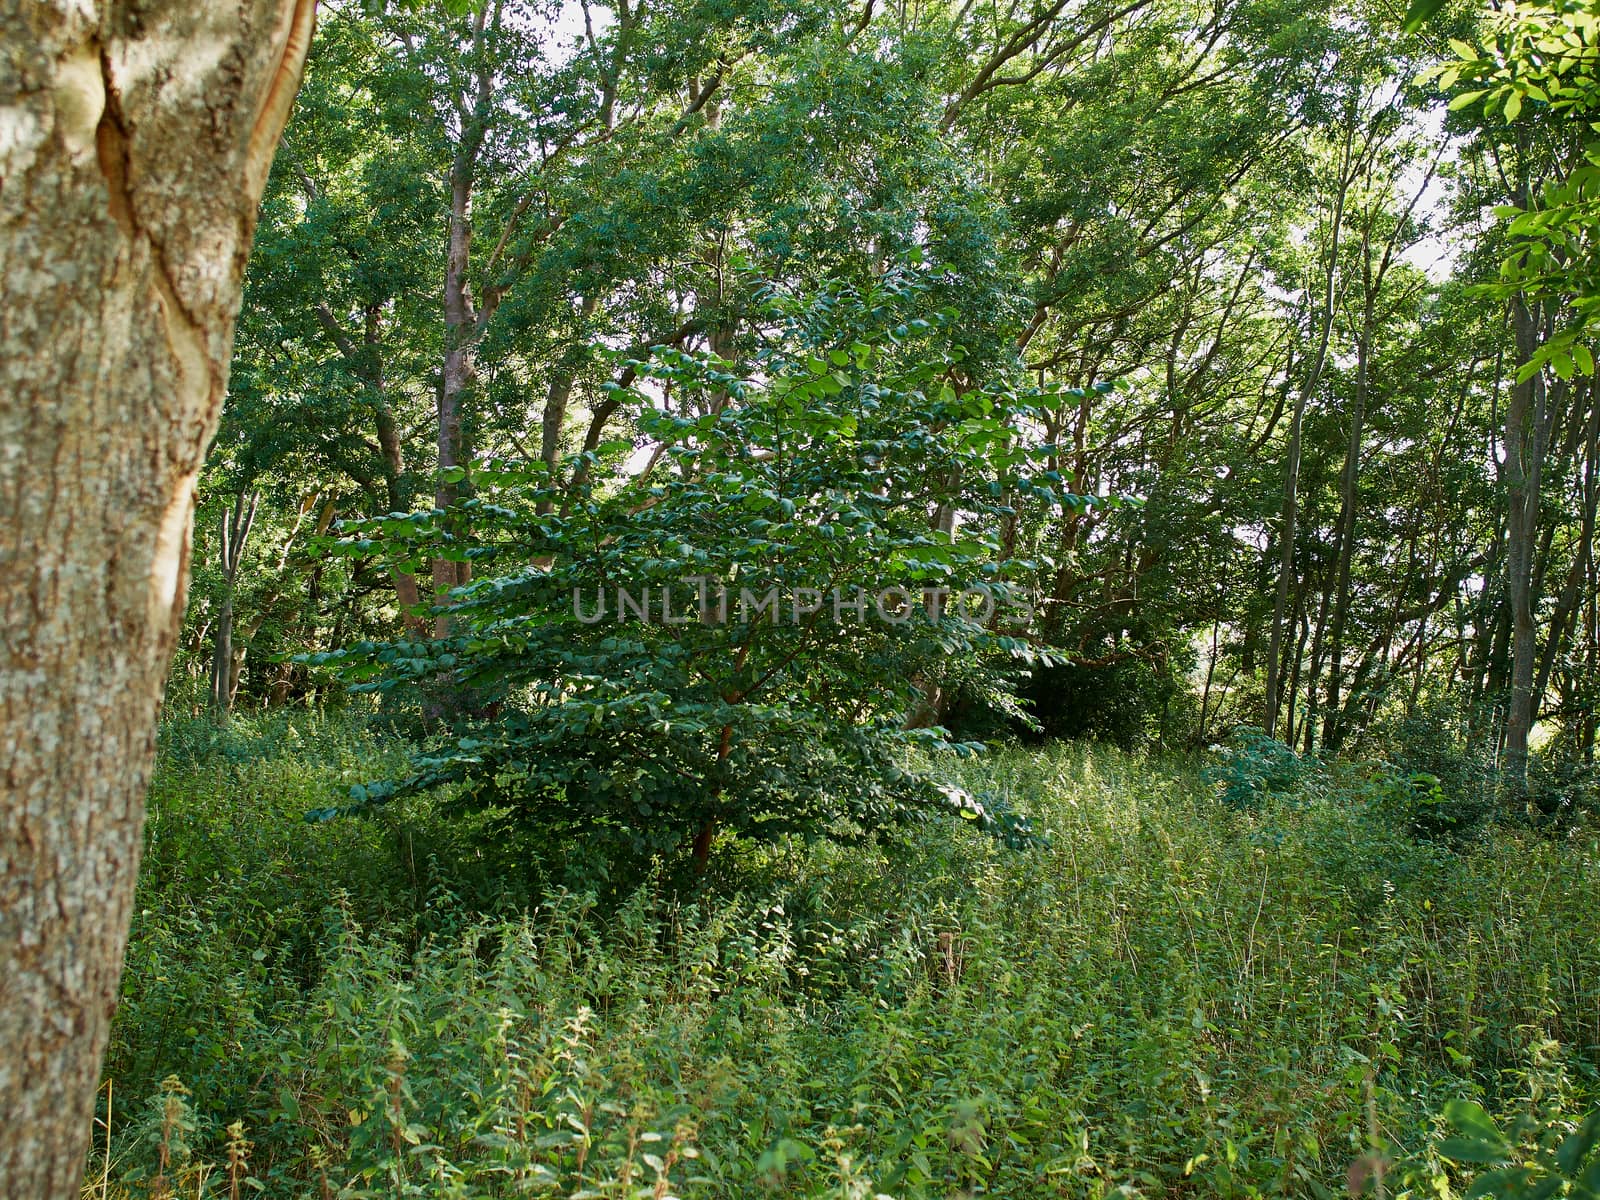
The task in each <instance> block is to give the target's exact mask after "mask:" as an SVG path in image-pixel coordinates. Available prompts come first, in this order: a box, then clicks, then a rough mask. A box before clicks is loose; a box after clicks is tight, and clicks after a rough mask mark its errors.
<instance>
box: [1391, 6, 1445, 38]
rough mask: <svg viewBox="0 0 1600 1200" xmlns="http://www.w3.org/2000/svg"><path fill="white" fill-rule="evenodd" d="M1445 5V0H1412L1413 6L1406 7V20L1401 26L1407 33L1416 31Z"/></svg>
mask: <svg viewBox="0 0 1600 1200" xmlns="http://www.w3.org/2000/svg"><path fill="white" fill-rule="evenodd" d="M1443 7H1444V0H1411V7H1410V8H1408V9H1406V16H1405V21H1404V22H1403V23H1402V24H1401V28H1402V29H1404V30H1405V31H1406V32H1407V33H1416V32H1417V31H1418V30H1420V29H1421V28H1422V27H1423V26H1424V25H1425V24H1427V23H1428V22H1429V21H1431V20H1432V19H1433V18H1434V16H1435V15H1436V14H1437V13H1438V11H1439V10H1440V9H1441V8H1443Z"/></svg>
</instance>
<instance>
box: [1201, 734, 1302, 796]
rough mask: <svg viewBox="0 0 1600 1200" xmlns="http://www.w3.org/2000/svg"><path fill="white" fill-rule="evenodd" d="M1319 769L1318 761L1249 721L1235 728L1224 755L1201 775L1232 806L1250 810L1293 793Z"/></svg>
mask: <svg viewBox="0 0 1600 1200" xmlns="http://www.w3.org/2000/svg"><path fill="white" fill-rule="evenodd" d="M1315 772H1316V767H1315V764H1314V763H1311V762H1308V761H1307V760H1305V759H1303V758H1301V757H1300V755H1298V754H1296V753H1295V752H1294V750H1292V749H1291V748H1290V747H1288V746H1286V745H1284V744H1283V743H1282V742H1280V741H1277V740H1275V739H1273V738H1270V737H1268V736H1267V735H1266V734H1265V733H1263V732H1261V730H1259V729H1254V728H1251V727H1250V726H1248V725H1245V726H1240V727H1239V728H1238V729H1235V730H1234V731H1233V733H1232V735H1231V736H1230V737H1229V739H1228V746H1227V748H1226V749H1225V750H1224V751H1223V753H1222V755H1221V757H1220V758H1219V759H1218V760H1217V761H1216V762H1214V763H1211V764H1210V765H1208V766H1207V767H1206V768H1205V770H1204V771H1203V772H1202V773H1201V778H1202V779H1203V780H1204V781H1205V782H1206V783H1208V784H1211V785H1213V786H1214V787H1215V788H1216V789H1217V796H1218V798H1219V799H1220V800H1221V801H1222V803H1223V804H1224V805H1226V806H1227V807H1228V808H1232V809H1239V810H1249V809H1258V808H1260V807H1261V806H1262V805H1264V804H1265V803H1267V802H1268V801H1269V800H1273V799H1282V798H1284V797H1287V796H1290V795H1293V794H1294V793H1295V791H1296V790H1297V789H1299V788H1300V787H1301V786H1302V785H1303V784H1304V783H1305V782H1306V781H1307V780H1308V779H1310V778H1312V777H1313V775H1314V774H1315Z"/></svg>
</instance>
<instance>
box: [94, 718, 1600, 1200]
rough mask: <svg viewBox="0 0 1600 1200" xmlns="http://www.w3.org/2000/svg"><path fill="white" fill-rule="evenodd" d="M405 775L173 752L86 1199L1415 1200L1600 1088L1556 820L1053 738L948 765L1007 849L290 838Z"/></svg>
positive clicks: (431, 820) (157, 806) (303, 757)
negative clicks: (1012, 807)
mask: <svg viewBox="0 0 1600 1200" xmlns="http://www.w3.org/2000/svg"><path fill="white" fill-rule="evenodd" d="M397 753H398V751H397V750H396V749H395V748H394V747H393V746H391V745H389V744H388V743H387V742H386V741H385V740H384V739H383V738H382V737H381V736H379V735H378V734H376V733H373V732H371V731H369V730H366V729H364V728H362V727H361V726H359V725H358V724H353V723H351V722H349V721H334V720H328V719H325V718H318V717H314V716H302V717H298V718H295V719H293V720H290V719H287V718H275V719H271V720H266V719H263V720H261V721H259V722H251V721H248V720H240V721H239V722H237V723H236V724H235V726H234V727H233V728H231V729H230V730H227V731H223V732H218V731H215V730H213V729H211V728H210V727H209V726H202V725H198V724H196V725H191V726H185V727H177V726H174V727H172V728H169V730H168V731H167V736H166V741H165V744H164V749H163V756H162V761H161V764H160V766H159V768H158V772H157V778H156V782H155V786H154V792H153V796H152V801H151V819H150V834H149V849H148V852H147V856H146V862H145V872H144V876H143V879H142V882H141V885H140V893H139V902H138V906H137V916H136V919H135V922H134V929H133V936H132V943H131V946H130V949H129V953H128V966H127V974H126V977H125V980H124V985H123V999H122V1004H121V1007H120V1009H119V1012H118V1015H117V1020H116V1025H115V1031H114V1035H113V1042H112V1046H111V1050H110V1055H109V1058H108V1062H107V1086H106V1088H105V1090H104V1091H103V1094H102V1100H101V1108H100V1115H101V1123H100V1124H98V1125H97V1128H96V1134H95V1146H96V1154H95V1161H94V1163H93V1164H92V1168H91V1173H90V1174H91V1179H92V1180H93V1181H94V1182H93V1183H92V1184H91V1185H90V1194H94V1195H101V1194H104V1195H108V1196H116V1195H129V1196H145V1195H162V1196H166V1195H172V1196H197V1195H198V1196H229V1195H232V1194H235V1193H237V1194H247V1193H249V1192H250V1191H252V1190H253V1191H255V1192H257V1193H258V1194H262V1195H267V1196H273V1197H277V1196H283V1197H302V1196H305V1197H317V1198H319V1200H325V1198H327V1197H354V1196H371V1197H402V1196H429V1197H433V1196H440V1197H501V1196H507V1197H509V1196H522V1195H549V1196H560V1197H619V1198H620V1197H637V1196H644V1197H656V1198H661V1197H667V1196H678V1197H684V1198H688V1197H728V1198H743V1197H761V1196H774V1197H786V1196H787V1197H824V1196H826V1197H844V1198H872V1197H878V1196H890V1197H895V1198H897V1200H899V1198H912V1197H956V1196H1006V1197H1019V1198H1032V1197H1053V1196H1083V1197H1098V1196H1110V1195H1127V1196H1149V1197H1155V1196H1223V1197H1228V1196H1312V1197H1321V1196H1333V1195H1342V1194H1346V1189H1347V1187H1349V1186H1350V1185H1352V1184H1354V1186H1356V1187H1358V1188H1367V1189H1371V1188H1373V1187H1375V1186H1377V1180H1376V1179H1375V1178H1374V1168H1376V1169H1377V1170H1378V1171H1381V1172H1382V1173H1383V1176H1384V1179H1383V1184H1382V1186H1383V1187H1384V1188H1385V1189H1386V1193H1387V1194H1388V1195H1390V1196H1395V1195H1405V1194H1410V1195H1415V1196H1448V1195H1452V1194H1461V1193H1462V1192H1464V1191H1465V1190H1466V1187H1467V1182H1466V1181H1467V1176H1466V1175H1465V1174H1464V1173H1463V1172H1464V1171H1466V1170H1469V1169H1470V1168H1463V1167H1457V1166H1453V1165H1451V1164H1449V1163H1447V1162H1446V1161H1445V1159H1444V1158H1441V1157H1440V1149H1439V1147H1440V1145H1441V1143H1440V1141H1439V1139H1440V1138H1441V1137H1442V1136H1443V1135H1444V1134H1445V1133H1446V1132H1447V1131H1446V1129H1445V1123H1444V1120H1443V1118H1441V1117H1440V1116H1438V1115H1437V1114H1439V1113H1441V1112H1443V1111H1445V1109H1446V1107H1447V1106H1448V1105H1450V1104H1451V1103H1452V1102H1459V1101H1461V1100H1471V1101H1474V1102H1476V1103H1477V1104H1478V1105H1480V1106H1481V1108H1482V1110H1483V1111H1484V1112H1485V1113H1486V1114H1490V1115H1492V1117H1493V1118H1494V1119H1497V1120H1499V1121H1501V1122H1502V1124H1504V1123H1506V1122H1513V1121H1516V1120H1517V1119H1519V1118H1525V1120H1524V1121H1523V1125H1522V1126H1518V1128H1522V1127H1523V1126H1526V1127H1527V1128H1534V1127H1535V1125H1536V1124H1537V1126H1538V1128H1540V1129H1555V1130H1558V1131H1559V1130H1563V1129H1567V1128H1569V1127H1570V1126H1571V1125H1572V1124H1573V1120H1574V1116H1575V1114H1578V1113H1581V1112H1583V1111H1584V1110H1585V1109H1587V1108H1590V1107H1593V1106H1594V1105H1595V1103H1596V1102H1597V1100H1600V929H1597V925H1596V922H1595V920H1594V903H1595V899H1596V897H1597V896H1600V848H1597V839H1596V836H1595V834H1594V833H1593V832H1592V831H1588V832H1585V831H1582V830H1580V831H1579V832H1577V833H1572V834H1569V835H1567V836H1566V837H1564V838H1563V839H1560V840H1555V839H1550V838H1542V837H1537V836H1535V835H1532V834H1524V833H1516V832H1506V831H1495V832H1493V833H1485V834H1484V835H1483V836H1482V837H1480V838H1478V839H1476V840H1471V841H1458V842H1455V843H1451V844H1449V845H1442V844H1435V843H1429V842H1424V841H1418V840H1413V839H1412V838H1409V837H1407V836H1406V835H1404V834H1402V833H1399V832H1394V831H1392V829H1391V827H1390V826H1391V825H1392V823H1391V822H1386V821H1384V820H1383V819H1382V811H1383V810H1382V805H1381V803H1380V801H1379V800H1376V799H1372V798H1371V797H1369V796H1368V793H1369V792H1371V791H1372V790H1373V789H1370V788H1364V787H1363V786H1362V784H1361V781H1360V779H1359V778H1358V777H1357V776H1355V775H1353V776H1352V778H1351V780H1349V781H1348V783H1347V784H1341V783H1340V781H1339V780H1338V779H1337V778H1336V777H1335V778H1327V777H1324V778H1322V779H1321V780H1320V781H1319V783H1318V785H1317V787H1316V788H1315V790H1314V791H1311V790H1305V789H1301V790H1298V791H1295V790H1291V791H1290V792H1289V794H1286V795H1278V794H1273V795H1269V796H1266V797H1264V798H1263V799H1261V801H1260V803H1258V804H1255V805H1252V806H1250V807H1248V808H1239V807H1237V806H1235V807H1229V806H1228V805H1227V804H1224V803H1223V802H1222V800H1221V797H1220V792H1221V791H1222V790H1223V786H1224V785H1222V784H1215V783H1211V782H1202V778H1201V775H1200V773H1199V771H1198V770H1197V769H1196V768H1195V766H1194V765H1193V764H1185V763H1179V762H1174V761H1164V760H1160V759H1154V758H1144V757H1139V756H1134V755H1129V754H1124V753H1119V752H1116V751H1112V750H1108V749H1105V748H1100V747H1091V746H1080V745H1069V746H1056V747H1051V748H1048V749H1045V750H1042V751H1032V752H1022V751H1006V752H1002V753H999V754H996V755H994V756H991V757H989V758H988V759H986V760H980V761H977V762H974V763H965V764H955V765H953V766H952V768H951V774H952V778H953V779H955V780H956V781H958V782H961V783H963V784H964V785H966V786H973V787H977V786H981V787H983V788H986V789H989V790H994V791H998V792H1000V793H1002V794H1004V795H1006V796H1007V797H1009V798H1010V799H1011V800H1012V801H1013V802H1014V803H1015V804H1016V805H1017V807H1018V808H1020V809H1022V810H1023V811H1025V812H1027V813H1029V814H1030V815H1031V816H1032V817H1033V819H1034V821H1035V823H1036V824H1037V825H1038V826H1039V828H1040V829H1041V831H1042V832H1043V833H1044V834H1045V835H1046V836H1047V842H1046V844H1044V845H1042V846H1039V847H1035V848H1033V849H1030V850H1025V851H1017V850H1011V849H1007V848H1006V847H1004V846H1003V845H1000V844H997V843H996V842H995V841H993V840H992V839H989V838H986V837H984V836H983V835H982V834H980V833H978V832H976V831H974V830H972V829H969V828H966V827H962V826H959V825H957V824H954V823H951V822H935V823H931V824H928V825H925V826H919V827H917V828H915V829H914V830H912V831H911V832H910V833H909V834H908V835H907V836H906V837H905V838H903V839H899V840H893V841H888V840H884V841H875V842H871V843H868V844H865V845H855V846H839V845H832V844H827V843H814V844H809V845H808V844H804V843H800V842H795V843H792V844H789V845H785V846H782V847H780V848H778V849H776V850H762V851H759V852H758V851H755V850H751V849H748V848H745V847H741V846H738V845H734V844H726V843H725V844H723V845H721V846H719V848H718V853H717V855H716V856H715V859H714V862H713V867H712V870H711V872H710V875H709V876H708V878H707V879H706V880H705V881H704V882H703V886H701V887H699V888H698V889H697V890H693V891H689V890H685V889H684V888H682V887H681V886H679V885H677V884H675V883H673V882H670V881H668V880H666V879H665V878H661V879H651V880H649V881H647V882H645V883H643V884H641V885H639V886H637V887H633V888H631V889H629V890H625V891H621V892H619V891H618V890H617V889H615V888H605V887H598V888H593V889H583V888H582V887H581V886H579V885H580V884H581V882H582V881H581V879H579V878H576V876H577V875H578V874H579V867H580V866H581V864H575V863H571V862H567V863H560V862H556V863H551V862H534V861H531V859H536V858H537V848H536V847H535V848H529V847H526V846H519V847H506V846H499V847H495V846H492V845H491V846H485V845H484V844H483V843H482V841H481V840H480V839H476V838H474V836H473V833H474V830H473V829H472V828H470V827H463V826H461V825H459V824H451V823H446V822H445V821H443V820H442V819H441V818H440V817H439V816H438V815H436V814H435V813H434V812H433V811H432V810H431V809H430V807H429V806H428V804H427V803H426V802H418V803H414V804H412V805H411V806H410V807H396V808H394V809H392V810H388V811H385V812H383V813H382V814H381V815H380V816H378V817H376V818H373V819H361V820H342V821H334V822H330V823H326V824H320V825H308V824H306V823H305V822H303V821H301V820H300V819H299V818H300V815H301V813H302V812H304V811H305V810H306V809H308V808H312V807H316V806H317V805H319V804H323V803H326V801H327V797H328V795H329V794H330V792H332V791H334V790H336V789H337V788H339V787H340V786H348V784H349V783H350V782H352V781H355V780H358V779H360V778H364V777H367V776H369V775H370V774H371V772H372V769H373V767H374V766H375V765H378V766H382V765H384V763H385V762H386V761H387V760H389V759H391V758H392V756H395V755H396V754H397ZM1208 778H1209V777H1208ZM108 1098H109V1127H110V1130H109V1137H108V1135H107V1131H106V1128H105V1118H106V1117H107V1109H108V1104H107V1100H108ZM1453 1111H1455V1112H1456V1113H1457V1114H1459V1113H1460V1112H1463V1111H1468V1110H1466V1109H1463V1108H1462V1107H1461V1106H1460V1105H1459V1103H1458V1104H1457V1107H1456V1108H1455V1109H1454V1110H1453ZM230 1125H231V1126H232V1130H231V1132H230V1128H229V1127H230ZM1451 1144H1452V1143H1443V1145H1444V1147H1445V1151H1446V1152H1447V1153H1448V1151H1449V1148H1450V1145H1451ZM108 1147H109V1157H107V1153H106V1152H107V1148H108ZM102 1180H103V1181H104V1182H102Z"/></svg>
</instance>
